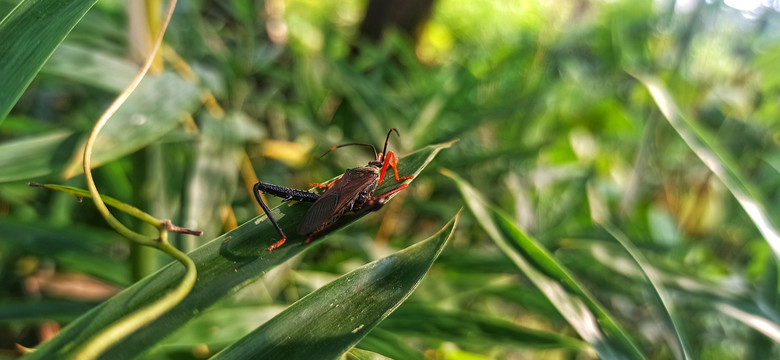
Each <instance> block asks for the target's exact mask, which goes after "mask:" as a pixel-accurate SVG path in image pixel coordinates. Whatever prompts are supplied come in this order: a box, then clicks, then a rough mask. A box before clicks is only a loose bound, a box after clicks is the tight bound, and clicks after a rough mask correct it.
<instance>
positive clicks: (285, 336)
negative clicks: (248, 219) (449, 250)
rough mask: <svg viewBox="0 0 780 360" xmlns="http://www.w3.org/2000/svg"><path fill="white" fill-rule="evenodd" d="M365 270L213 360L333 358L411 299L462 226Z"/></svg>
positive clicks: (292, 308)
mask: <svg viewBox="0 0 780 360" xmlns="http://www.w3.org/2000/svg"><path fill="white" fill-rule="evenodd" d="M457 219H458V218H457V216H455V218H453V219H452V220H450V222H449V223H448V224H447V225H446V226H445V227H444V228H443V229H442V230H441V231H439V232H438V233H437V234H435V235H433V236H432V237H430V238H428V239H427V240H425V241H422V242H420V243H417V244H415V245H412V246H410V247H408V248H406V249H404V250H401V251H399V252H397V253H395V254H393V255H390V256H388V257H386V258H384V259H380V260H377V261H374V262H372V263H370V264H367V265H364V266H362V267H360V268H358V269H356V270H354V271H352V272H350V273H348V274H346V275H344V276H342V277H340V278H339V279H337V280H335V281H333V282H331V283H329V284H328V285H325V286H323V287H322V288H320V289H318V290H316V291H314V292H313V293H311V294H309V295H307V296H306V297H304V298H303V299H301V300H299V301H298V302H296V303H295V304H293V305H292V306H290V307H289V308H287V310H285V311H283V312H282V313H281V314H279V315H277V316H276V317H274V318H273V319H271V320H269V321H268V322H266V323H265V324H263V325H262V326H261V327H259V328H257V329H256V330H255V331H253V332H252V333H250V334H249V335H247V336H245V337H244V338H242V339H241V340H239V341H237V342H236V343H234V344H233V345H231V346H229V347H227V348H226V349H225V350H223V351H222V352H220V353H218V354H217V355H216V356H214V357H213V359H288V360H290V359H311V357H312V354H316V357H317V358H320V359H333V358H336V357H338V356H339V355H341V354H343V353H345V352H346V351H348V350H349V349H351V348H352V347H353V346H355V344H357V342H358V341H360V339H362V338H363V337H364V336H366V334H368V332H369V331H371V329H373V328H374V326H376V325H377V324H378V323H379V322H380V321H382V320H383V319H384V318H385V317H387V316H388V315H389V314H390V313H391V312H392V311H393V310H395V308H397V307H398V306H399V305H400V304H401V303H403V302H404V300H406V298H407V297H409V295H410V294H411V293H412V291H414V289H415V288H416V287H417V285H418V284H419V283H420V281H421V280H422V278H423V276H425V274H426V273H427V272H428V269H430V267H431V265H432V264H433V262H434V261H435V260H436V257H438V255H439V253H440V252H441V251H442V249H443V248H444V245H445V244H446V242H447V239H449V238H450V236H451V235H452V231H453V229H454V227H455V224H456V223H457Z"/></svg>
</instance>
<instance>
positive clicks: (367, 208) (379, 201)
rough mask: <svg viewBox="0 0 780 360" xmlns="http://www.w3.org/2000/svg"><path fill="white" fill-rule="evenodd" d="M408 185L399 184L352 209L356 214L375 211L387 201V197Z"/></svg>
mask: <svg viewBox="0 0 780 360" xmlns="http://www.w3.org/2000/svg"><path fill="white" fill-rule="evenodd" d="M408 187H409V184H401V185H399V186H398V187H397V188H395V189H393V190H390V191H388V192H386V193H384V194H382V195H379V196H375V197H372V198H369V199H367V200H366V201H365V202H364V203H363V205H362V206H361V207H359V208H357V209H352V211H354V212H355V213H356V214H365V213H368V212H372V211H377V210H379V209H381V208H382V206H384V205H385V203H386V202H387V198H388V197H390V196H392V195H393V194H395V193H398V192H400V191H401V190H403V189H406V188H408Z"/></svg>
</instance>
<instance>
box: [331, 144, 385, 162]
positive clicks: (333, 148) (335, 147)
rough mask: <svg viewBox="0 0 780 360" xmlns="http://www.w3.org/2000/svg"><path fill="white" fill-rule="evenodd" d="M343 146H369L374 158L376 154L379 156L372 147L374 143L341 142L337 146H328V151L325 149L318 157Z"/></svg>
mask: <svg viewBox="0 0 780 360" xmlns="http://www.w3.org/2000/svg"><path fill="white" fill-rule="evenodd" d="M345 146H368V147H370V148H371V150H373V151H374V157H375V158H376V157H377V156H379V155H377V153H376V148H375V147H374V145H371V144H361V143H349V144H341V145H338V146H334V147H332V148H330V150H328V151H326V152H325V153H324V154H322V156H320V157H323V156H325V155H328V153H330V152H331V151H333V150H336V149H338V148H342V147H345Z"/></svg>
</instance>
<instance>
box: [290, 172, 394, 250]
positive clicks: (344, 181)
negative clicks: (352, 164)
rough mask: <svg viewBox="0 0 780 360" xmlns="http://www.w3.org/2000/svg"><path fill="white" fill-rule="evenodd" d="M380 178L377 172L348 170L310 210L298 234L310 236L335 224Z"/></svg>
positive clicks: (299, 227) (299, 226)
mask: <svg viewBox="0 0 780 360" xmlns="http://www.w3.org/2000/svg"><path fill="white" fill-rule="evenodd" d="M378 178H379V174H378V173H377V172H376V171H355V169H349V170H347V172H346V173H345V174H344V176H342V177H341V179H340V180H339V181H337V182H336V183H335V184H333V187H331V188H330V189H328V191H326V192H325V193H324V194H322V196H320V198H319V199H317V201H315V202H314V205H312V206H311V208H309V211H308V212H306V215H305V216H304V217H303V220H302V221H301V223H300V225H298V233H299V234H301V235H309V234H312V233H315V232H318V231H320V230H322V229H324V228H325V227H327V226H328V225H330V224H332V223H334V222H335V221H336V220H338V218H339V217H340V216H341V214H343V213H344V212H345V211H346V210H347V206H349V205H351V204H352V203H353V202H354V201H355V199H356V198H357V196H358V194H360V192H361V191H363V190H365V189H366V187H368V186H370V185H372V184H374V183H375V182H376V180H377V179H378Z"/></svg>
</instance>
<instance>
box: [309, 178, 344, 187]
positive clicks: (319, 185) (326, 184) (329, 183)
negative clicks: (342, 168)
mask: <svg viewBox="0 0 780 360" xmlns="http://www.w3.org/2000/svg"><path fill="white" fill-rule="evenodd" d="M339 180H341V176H339V177H337V178H335V179H333V180H331V181H328V182H326V183H324V184H320V183H310V184H309V185H310V186H316V187H318V188H323V189H330V188H331V187H332V186H333V185H334V184H336V181H339Z"/></svg>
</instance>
